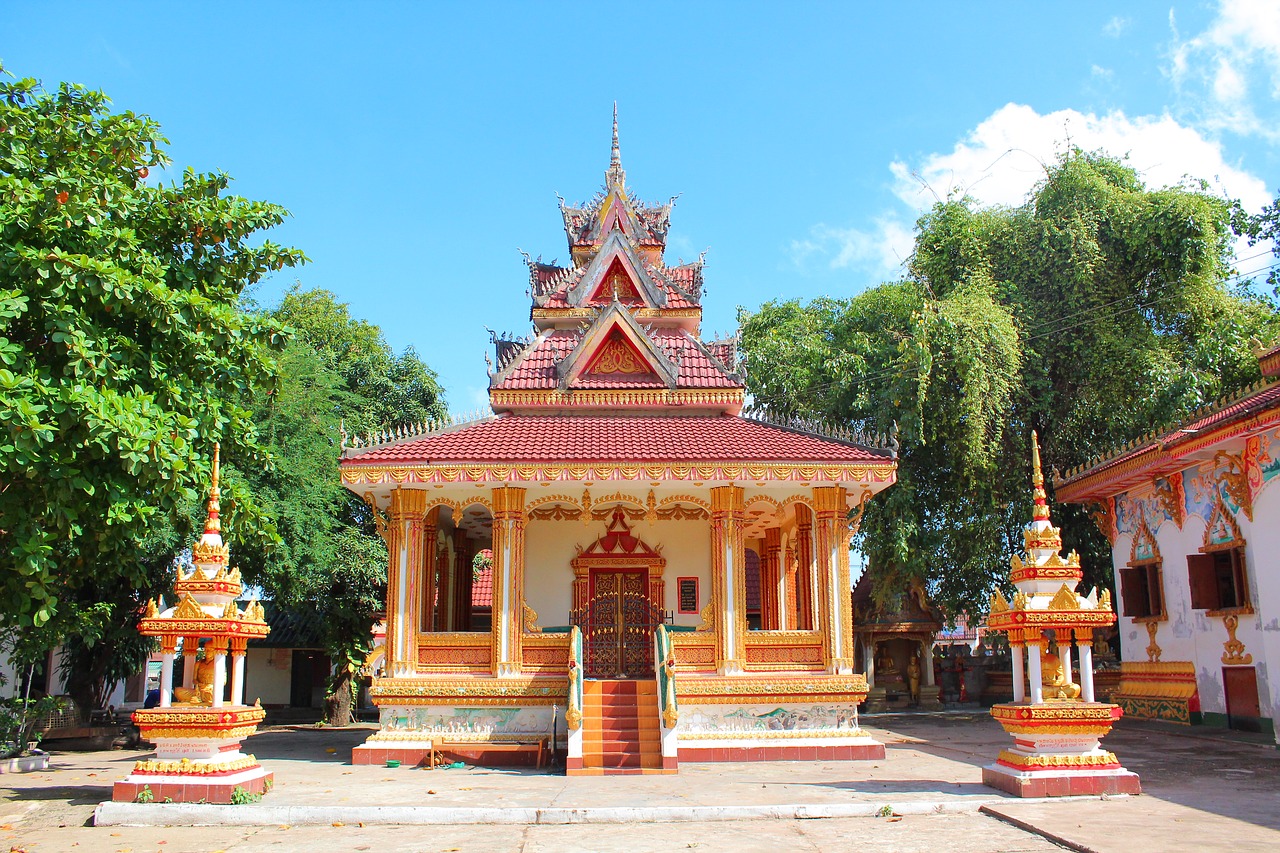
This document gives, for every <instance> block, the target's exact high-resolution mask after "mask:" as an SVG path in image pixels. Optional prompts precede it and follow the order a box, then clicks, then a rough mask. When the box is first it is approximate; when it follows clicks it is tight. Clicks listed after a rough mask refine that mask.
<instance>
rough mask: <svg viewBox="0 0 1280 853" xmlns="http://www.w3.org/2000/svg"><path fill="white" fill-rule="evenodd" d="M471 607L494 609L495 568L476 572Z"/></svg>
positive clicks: (472, 584)
mask: <svg viewBox="0 0 1280 853" xmlns="http://www.w3.org/2000/svg"><path fill="white" fill-rule="evenodd" d="M471 606H472V607H493V567H492V566H491V567H489V568H487V569H481V570H480V571H478V572H476V575H475V577H474V578H473V579H472V581H471Z"/></svg>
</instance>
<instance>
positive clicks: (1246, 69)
mask: <svg viewBox="0 0 1280 853" xmlns="http://www.w3.org/2000/svg"><path fill="white" fill-rule="evenodd" d="M1169 24H1170V27H1171V28H1172V30H1173V41H1172V45H1171V49H1170V55H1169V66H1168V68H1166V69H1165V71H1166V73H1167V74H1168V75H1169V77H1170V78H1171V79H1172V80H1173V83H1174V85H1175V86H1176V87H1177V89H1178V92H1179V95H1180V97H1181V98H1182V100H1183V103H1184V105H1185V106H1187V107H1188V108H1189V109H1190V110H1191V111H1192V112H1193V113H1194V114H1195V115H1196V116H1197V119H1198V121H1199V122H1201V123H1203V125H1204V126H1205V127H1206V128H1208V129H1210V130H1228V131H1231V132H1233V133H1238V134H1257V135H1259V136H1263V137H1266V138H1268V139H1272V140H1278V139H1280V128H1277V126H1276V121H1275V109H1276V106H1277V102H1280V4H1277V3H1276V2H1275V0H1221V2H1220V4H1219V7H1218V15H1217V17H1215V18H1214V19H1213V20H1212V21H1211V22H1210V24H1209V26H1208V28H1207V29H1205V31H1204V32H1202V33H1199V34H1197V35H1195V36H1192V37H1191V38H1188V39H1185V40H1184V39H1182V38H1181V36H1180V35H1179V33H1178V29H1177V23H1176V21H1175V19H1174V16H1173V13H1172V12H1170V14H1169ZM1256 88H1261V89H1262V90H1263V91H1262V93H1257V92H1255V89H1256ZM1260 110H1262V111H1264V112H1266V113H1268V114H1269V117H1268V118H1265V119H1264V118H1262V117H1260V116H1259V114H1258V113H1259V111H1260Z"/></svg>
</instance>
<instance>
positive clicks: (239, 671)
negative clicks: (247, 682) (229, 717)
mask: <svg viewBox="0 0 1280 853" xmlns="http://www.w3.org/2000/svg"><path fill="white" fill-rule="evenodd" d="M231 704H232V705H243V704H245V702H244V653H243V652H242V653H240V654H233V655H232V656H231Z"/></svg>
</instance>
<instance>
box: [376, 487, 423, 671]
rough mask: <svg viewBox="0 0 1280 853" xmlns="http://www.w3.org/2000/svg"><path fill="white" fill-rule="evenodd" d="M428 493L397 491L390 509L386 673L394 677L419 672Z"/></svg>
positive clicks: (412, 490)
mask: <svg viewBox="0 0 1280 853" xmlns="http://www.w3.org/2000/svg"><path fill="white" fill-rule="evenodd" d="M426 514H427V493H426V492H424V491H420V490H417V489H396V490H395V491H393V492H392V493H391V506H390V507H389V508H388V509H387V555H388V562H389V564H388V566H387V640H386V672H387V675H388V676H390V677H392V678H403V677H406V676H411V675H413V674H414V673H415V672H416V671H417V669H418V648H417V646H418V643H417V628H418V591H417V587H418V575H419V574H420V571H419V568H420V567H421V565H422V544H423V543H422V533H423V528H424V526H425V517H426Z"/></svg>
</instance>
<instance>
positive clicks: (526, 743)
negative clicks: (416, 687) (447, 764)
mask: <svg viewBox="0 0 1280 853" xmlns="http://www.w3.org/2000/svg"><path fill="white" fill-rule="evenodd" d="M433 752H434V753H435V756H433V757H434V758H435V760H436V761H440V762H442V763H443V759H440V758H439V756H440V755H441V754H442V753H454V754H457V753H460V752H480V753H484V752H507V753H527V752H533V753H534V767H535V768H537V769H538V770H541V769H542V766H543V764H544V763H545V762H546V760H547V759H548V758H549V756H550V753H551V737H550V735H546V736H543V737H538V738H528V739H526V740H518V741H510V740H504V741H492V742H490V741H475V740H441V741H439V743H438V744H436V745H435V748H434V749H433ZM433 766H434V765H433Z"/></svg>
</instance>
